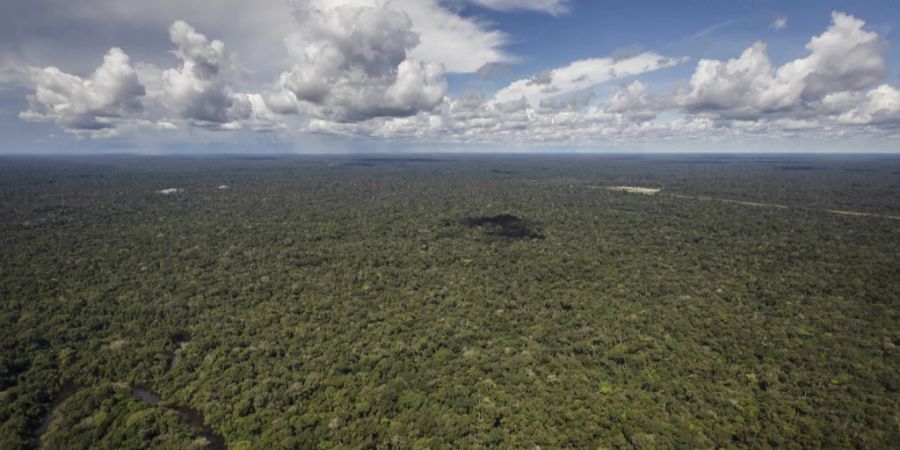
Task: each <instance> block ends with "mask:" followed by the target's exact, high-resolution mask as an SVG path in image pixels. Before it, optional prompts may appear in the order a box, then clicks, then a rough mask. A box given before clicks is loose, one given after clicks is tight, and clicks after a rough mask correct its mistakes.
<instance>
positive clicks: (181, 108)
mask: <svg viewBox="0 0 900 450" xmlns="http://www.w3.org/2000/svg"><path fill="white" fill-rule="evenodd" d="M169 38H170V39H171V41H172V43H173V44H175V46H176V48H175V55H176V56H177V57H178V58H179V59H181V61H182V65H181V67H180V68H172V69H168V70H165V71H164V72H163V73H162V82H163V86H162V89H163V92H164V94H165V97H164V102H165V103H166V104H167V106H168V107H169V108H170V109H171V110H172V111H174V112H175V113H176V114H177V115H178V117H179V118H181V119H187V120H189V121H191V122H192V123H194V124H199V125H212V126H218V125H220V124H223V123H226V122H230V121H231V117H230V116H231V114H229V110H230V109H231V107H232V105H233V104H234V100H233V99H232V97H231V94H230V92H229V86H228V77H229V76H230V72H232V71H233V67H232V62H231V61H230V60H229V58H228V57H227V56H226V54H225V44H224V43H222V41H219V40H213V41H210V40H209V39H207V38H206V36H204V35H203V34H200V33H198V32H197V31H196V30H194V28H193V27H191V26H190V25H188V24H187V23H186V22H183V21H175V22H174V23H172V25H171V26H169Z"/></svg>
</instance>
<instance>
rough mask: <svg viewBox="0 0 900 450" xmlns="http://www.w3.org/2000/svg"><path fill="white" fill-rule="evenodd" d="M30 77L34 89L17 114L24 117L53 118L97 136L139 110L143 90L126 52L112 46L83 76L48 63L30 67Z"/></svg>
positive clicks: (138, 112)
mask: <svg viewBox="0 0 900 450" xmlns="http://www.w3.org/2000/svg"><path fill="white" fill-rule="evenodd" d="M31 79H32V82H33V83H34V85H35V92H34V94H33V95H30V96H29V98H28V100H29V108H28V110H26V111H23V112H22V113H20V114H19V117H21V118H22V119H24V120H31V121H54V122H56V124H57V125H59V126H60V127H62V128H63V129H65V130H67V131H71V132H75V133H87V134H90V135H95V136H100V135H106V134H110V132H111V131H114V129H115V127H116V126H117V125H119V124H121V123H122V121H124V120H126V119H128V118H130V117H135V116H138V115H139V114H140V113H141V112H142V110H143V104H142V102H141V100H142V98H143V97H144V95H145V93H146V90H145V88H144V86H143V85H142V84H141V83H140V81H139V80H138V76H137V74H136V72H135V70H134V68H133V67H132V66H131V62H130V60H129V58H128V55H126V54H125V52H123V51H122V50H121V49H118V48H115V47H114V48H111V49H110V50H109V52H107V53H106V56H104V57H103V64H102V65H101V66H100V67H98V68H97V70H95V71H94V73H92V74H91V75H90V76H88V77H87V78H81V77H79V76H76V75H72V74H68V73H65V72H63V71H61V70H59V69H58V68H56V67H53V66H50V67H45V68H43V69H37V68H33V69H32V70H31Z"/></svg>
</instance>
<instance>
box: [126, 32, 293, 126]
mask: <svg viewBox="0 0 900 450" xmlns="http://www.w3.org/2000/svg"><path fill="white" fill-rule="evenodd" d="M169 39H170V40H171V41H172V43H173V44H175V51H174V53H175V56H177V57H178V58H179V59H180V60H181V62H182V64H181V67H179V68H171V69H166V70H164V71H162V73H161V74H160V75H159V77H160V86H161V87H160V91H161V92H160V93H159V97H160V99H161V101H162V103H163V104H164V105H165V106H166V107H167V108H168V110H169V111H170V112H172V113H174V114H175V115H176V116H177V118H178V119H182V120H185V121H187V123H189V124H190V125H193V126H199V127H203V128H208V129H212V130H236V129H239V128H242V127H243V126H244V125H247V126H249V127H250V128H251V129H253V130H256V131H271V130H275V129H279V128H282V127H283V126H284V125H283V124H282V123H280V121H279V120H278V118H277V116H276V115H275V114H274V113H272V111H271V110H269V108H268V107H267V106H266V103H265V101H264V100H263V97H262V95H261V94H256V93H242V92H234V90H233V87H232V84H233V82H234V79H235V78H237V77H238V75H239V73H240V69H239V67H238V64H237V62H236V61H235V58H234V57H233V56H232V55H230V54H228V53H226V51H225V44H224V43H223V42H222V41H219V40H212V41H210V40H209V39H208V38H207V37H206V36H205V35H203V34H201V33H199V32H197V31H196V30H195V29H194V28H193V27H192V26H191V25H189V24H188V23H186V22H183V21H180V20H179V21H175V22H173V23H172V24H171V25H170V26H169ZM142 75H146V77H147V78H148V79H150V80H152V79H153V77H154V75H155V74H154V73H151V71H149V70H146V69H145V70H144V71H142ZM147 84H148V85H152V84H154V83H153V82H152V81H149V80H148V82H147Z"/></svg>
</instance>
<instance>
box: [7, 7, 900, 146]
mask: <svg viewBox="0 0 900 450" xmlns="http://www.w3.org/2000/svg"><path fill="white" fill-rule="evenodd" d="M151 3H152V4H151ZM288 3H290V4H288ZM0 5H2V8H0V9H2V11H3V14H0V133H2V135H3V136H4V137H5V138H4V142H3V143H0V153H66V152H79V153H84V152H137V153H184V152H191V151H196V152H210V151H215V152H310V153H320V152H325V153H327V152H347V151H353V152H366V151H373V152H374V151H453V152H467V151H472V152H477V151H521V152H530V151H576V152H594V151H598V152H603V151H617V152H618V151H661V152H665V151H712V152H730V151H747V152H758V151H773V152H790V151H871V152H897V151H900V146H898V145H897V144H896V142H900V139H898V137H900V136H898V135H900V132H898V130H900V77H898V73H900V72H898V69H900V48H898V46H897V45H896V41H897V30H896V25H897V24H898V23H900V12H898V11H900V8H896V5H894V4H892V2H889V1H861V0H858V1H793V2H776V1H764V0H757V1H727V2H725V1H701V0H695V1H682V2H676V1H649V0H647V1H641V0H631V1H565V0H417V1H414V0H393V1H384V0H331V1H326V0H299V1H295V2H284V1H281V0H271V1H261V2H253V4H252V5H251V4H250V3H248V2H242V1H238V0H220V1H212V2H210V1H200V0H183V1H176V0H160V1H158V2H150V3H147V2H139V1H136V0H135V1H132V0H96V1H91V2H88V1H75V2H72V1H63V0H31V1H25V0H0Z"/></svg>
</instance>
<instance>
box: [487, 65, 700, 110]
mask: <svg viewBox="0 0 900 450" xmlns="http://www.w3.org/2000/svg"><path fill="white" fill-rule="evenodd" d="M683 61H685V59H684V58H670V57H667V56H662V55H660V54H658V53H655V52H644V53H640V54H637V55H634V56H630V57H627V58H612V57H608V58H591V59H582V60H578V61H575V62H573V63H571V64H569V65H568V66H565V67H561V68H558V69H553V70H548V71H546V72H543V73H541V74H539V75H537V76H535V77H532V78H529V79H523V80H517V81H514V82H513V83H511V84H510V85H509V86H507V87H505V88H503V89H501V90H500V91H499V92H497V95H496V98H497V100H498V101H510V100H514V99H518V98H520V97H524V98H525V99H526V100H528V102H529V103H530V104H532V105H535V104H538V103H540V101H541V100H544V99H547V98H550V97H555V96H558V95H563V94H568V93H572V92H575V91H579V90H583V89H587V88H590V87H591V86H594V85H596V84H599V83H603V82H606V81H609V80H614V79H617V78H623V77H628V76H633V75H638V74H642V73H645V72H650V71H654V70H659V69H663V68H666V67H671V66H674V65H676V64H679V63H681V62H683Z"/></svg>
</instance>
